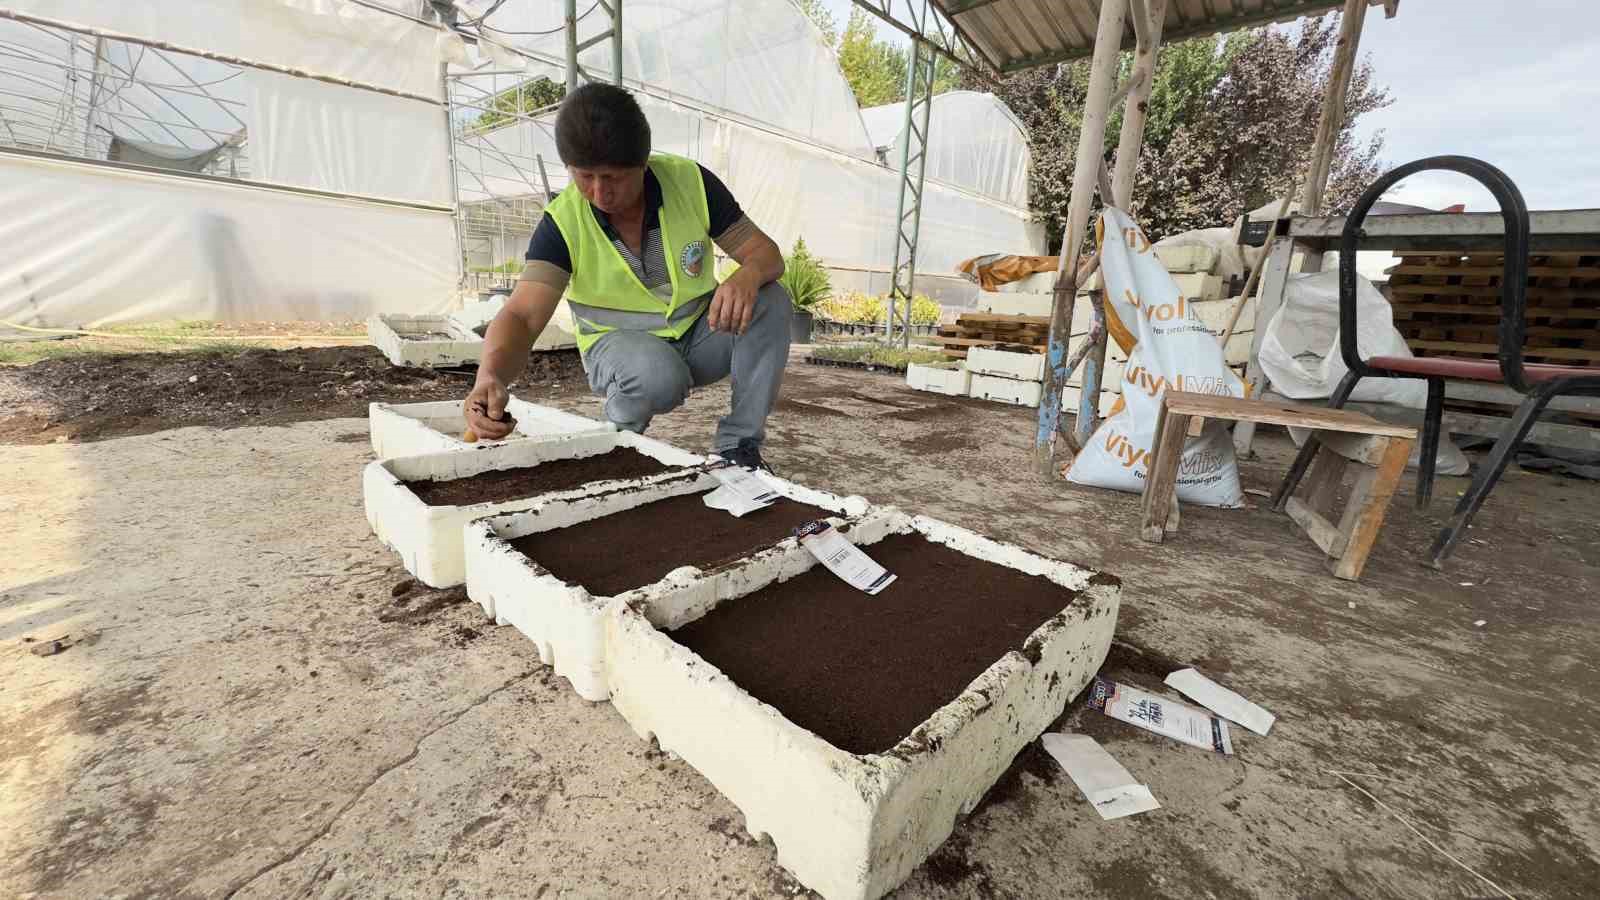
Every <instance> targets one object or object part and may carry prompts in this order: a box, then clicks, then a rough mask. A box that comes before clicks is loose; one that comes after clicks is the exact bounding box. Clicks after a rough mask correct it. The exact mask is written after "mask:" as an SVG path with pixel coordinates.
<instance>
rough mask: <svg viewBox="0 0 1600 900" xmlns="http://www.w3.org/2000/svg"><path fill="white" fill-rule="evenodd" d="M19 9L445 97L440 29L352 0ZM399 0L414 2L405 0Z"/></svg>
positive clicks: (165, 0)
mask: <svg viewBox="0 0 1600 900" xmlns="http://www.w3.org/2000/svg"><path fill="white" fill-rule="evenodd" d="M5 5H6V6H7V7H8V8H10V9H12V10H15V11H17V12H20V13H27V14H31V15H35V16H41V17H44V18H47V19H52V20H56V21H59V22H64V23H68V24H71V25H76V26H80V27H90V28H100V29H106V30H109V31H114V32H118V33H120V34H125V35H128V36H130V37H138V38H143V39H146V40H156V41H162V42H164V43H167V44H172V45H174V46H179V47H185V48H190V49H195V50H208V51H211V52H214V53H222V54H227V55H229V56H235V57H239V58H241V59H249V60H252V61H256V62H263V63H270V64H272V65H277V66H285V67H289V68H293V69H298V70H303V71H307V72H314V73H317V74H319V75H325V76H329V77H333V78H343V79H348V80H352V81H359V82H363V83H366V84H373V85H378V86H381V87H385V88H389V89H391V90H398V91H405V92H406V93H411V94H418V95H421V96H425V97H431V98H434V99H439V100H442V99H443V94H442V91H441V90H440V79H439V62H440V60H439V56H438V53H437V51H436V50H435V45H436V44H435V42H436V41H437V38H438V31H437V29H435V28H431V27H429V26H426V25H422V24H420V23H417V22H412V21H410V20H408V19H405V18H402V17H400V16H398V15H394V14H391V13H386V12H382V11H379V10H374V9H367V8H365V7H362V6H357V5H356V4H354V3H348V2H345V0H202V2H194V0H6V2H5ZM385 5H389V6H391V7H392V8H397V9H403V10H405V11H408V12H409V11H411V10H410V4H409V3H401V2H398V0H395V2H392V3H388V4H385Z"/></svg>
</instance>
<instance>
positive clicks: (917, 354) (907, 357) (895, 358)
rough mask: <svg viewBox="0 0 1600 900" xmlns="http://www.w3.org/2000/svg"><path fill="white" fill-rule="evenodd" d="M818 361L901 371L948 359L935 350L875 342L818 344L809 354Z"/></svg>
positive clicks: (914, 345)
mask: <svg viewBox="0 0 1600 900" xmlns="http://www.w3.org/2000/svg"><path fill="white" fill-rule="evenodd" d="M811 355H812V356H815V357H816V358H818V359H827V360H832V361H834V362H853V363H861V364H862V365H873V366H893V367H894V368H897V369H903V368H905V367H906V366H908V365H910V364H912V363H916V364H918V365H927V364H931V363H943V362H949V361H950V358H949V357H947V356H945V355H944V354H943V353H941V352H939V351H938V350H936V349H931V348H929V347H926V346H918V345H916V344H913V345H912V346H911V349H909V350H907V349H904V348H902V347H891V346H888V345H886V344H880V343H876V342H871V343H852V344H819V345H818V346H817V348H816V349H815V350H813V351H812V352H811Z"/></svg>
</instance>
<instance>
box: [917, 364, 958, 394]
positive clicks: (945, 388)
mask: <svg viewBox="0 0 1600 900" xmlns="http://www.w3.org/2000/svg"><path fill="white" fill-rule="evenodd" d="M906 384H907V385H909V386H910V387H911V389H912V390H917V391H930V392H932V393H935V394H945V395H947V396H951V397H965V396H966V395H967V389H968V388H969V387H971V385H972V376H971V373H969V372H968V371H967V367H966V366H963V365H961V364H959V363H956V364H954V365H933V366H924V365H919V364H917V363H911V364H909V365H907V366H906Z"/></svg>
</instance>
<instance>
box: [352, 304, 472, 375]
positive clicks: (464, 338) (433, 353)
mask: <svg viewBox="0 0 1600 900" xmlns="http://www.w3.org/2000/svg"><path fill="white" fill-rule="evenodd" d="M430 334H445V335H449V337H442V338H432V337H423V335H430ZM367 342H368V343H370V344H371V345H372V346H374V347H377V348H378V349H379V350H380V351H382V352H383V355H384V356H386V357H388V359H389V362H391V363H393V364H395V365H397V366H423V367H427V368H432V367H434V366H459V365H462V364H465V363H475V362H477V361H478V354H479V353H480V352H481V351H482V350H483V338H480V337H478V336H477V335H475V334H473V333H472V332H471V331H468V330H467V329H465V328H462V327H461V326H460V325H457V324H456V323H455V322H452V321H451V320H450V317H449V316H409V315H404V314H401V313H393V314H391V313H378V314H377V315H374V316H372V317H371V318H369V319H367Z"/></svg>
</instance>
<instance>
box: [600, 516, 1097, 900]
mask: <svg viewBox="0 0 1600 900" xmlns="http://www.w3.org/2000/svg"><path fill="white" fill-rule="evenodd" d="M845 537H846V538H847V539H848V540H850V541H852V542H854V543H856V544H857V545H858V546H861V547H862V548H863V549H864V550H865V551H866V552H867V553H868V555H870V556H872V557H873V558H874V559H877V560H879V561H880V562H883V563H885V565H886V566H887V567H888V568H889V569H890V570H891V571H894V572H895V574H896V575H897V576H898V577H899V581H897V582H896V583H895V584H893V585H890V586H889V588H887V589H886V590H884V591H883V592H882V593H880V594H878V595H877V596H869V595H867V594H865V593H862V592H860V591H853V589H846V590H848V591H852V592H850V593H845V592H841V591H840V590H839V585H837V584H830V583H828V579H833V578H834V576H833V575H831V574H825V573H824V571H823V570H822V569H821V568H820V567H819V564H818V563H817V562H816V561H815V560H814V559H812V558H811V556H810V553H809V552H808V551H807V550H806V549H805V548H803V547H800V546H798V545H797V544H794V545H790V546H788V547H785V548H783V549H782V550H781V551H776V552H774V553H771V554H766V555H763V556H761V557H757V558H752V559H750V560H748V561H745V562H741V563H737V564H735V565H733V566H730V567H728V568H726V569H724V570H722V571H720V572H719V573H718V576H719V578H721V579H722V581H721V582H720V587H719V590H718V592H717V593H716V595H715V596H706V594H705V592H696V591H694V590H692V589H690V588H689V587H686V588H685V589H683V590H680V591H676V592H674V591H661V592H656V593H653V594H651V595H648V596H638V595H636V596H631V597H626V598H618V600H617V602H616V603H614V604H613V605H612V606H611V607H610V608H609V609H608V610H607V612H606V616H605V639H606V683H607V685H608V688H609V690H610V696H611V702H612V704H613V706H614V707H615V708H616V710H617V712H618V713H620V714H621V715H622V717H623V718H624V719H625V720H627V722H628V724H629V725H630V726H631V727H632V728H633V730H634V731H635V733H637V734H638V735H640V737H643V738H652V737H653V738H654V739H655V740H657V741H658V742H659V743H660V746H661V748H662V749H663V750H669V751H671V752H674V753H676V754H678V755H679V756H680V757H682V758H683V760H684V761H686V762H688V763H689V764H690V765H692V766H694V768H695V769H696V770H698V771H699V772H700V773H701V774H702V775H704V776H705V777H706V779H707V780H709V781H710V782H711V783H712V784H714V785H716V787H717V789H718V790H719V791H721V792H722V794H723V796H725V797H727V798H728V799H729V800H730V801H732V802H733V804H734V805H736V806H738V807H739V809H740V810H741V811H742V812H743V813H744V817H745V829H746V830H747V831H748V832H749V833H750V834H751V835H753V836H755V837H758V838H759V837H760V836H762V835H770V836H771V838H772V841H773V844H774V845H775V846H776V848H777V854H778V862H779V863H780V864H781V865H782V866H784V867H785V868H787V869H788V870H789V871H790V872H792V873H794V875H795V877H796V878H798V879H799V880H800V881H801V883H803V884H805V885H806V886H807V887H809V888H811V889H813V890H815V891H817V892H818V893H820V894H821V895H822V896H823V897H825V898H827V900H873V898H877V897H881V896H882V895H883V894H885V893H888V892H889V891H891V890H893V889H894V888H895V887H896V886H898V885H899V884H900V882H902V881H903V880H904V879H905V877H906V876H907V875H909V874H910V873H911V872H912V870H914V869H915V868H916V867H917V866H918V865H921V864H922V862H923V861H924V860H925V859H927V858H928V855H929V854H930V853H932V852H933V851H934V850H935V849H937V848H938V846H939V845H940V844H941V843H943V842H944V840H945V839H946V838H947V837H949V835H950V832H951V831H952V829H953V828H954V827H955V822H956V820H957V818H958V817H959V816H961V815H964V814H966V813H968V812H970V811H971V810H972V809H973V808H974V807H975V806H976V805H977V803H978V802H979V800H980V799H981V798H982V797H983V795H984V793H985V792H986V791H988V790H989V788H990V787H991V786H992V785H993V784H994V783H995V780H996V779H998V778H999V777H1000V775H1001V773H1003V772H1004V771H1005V770H1006V767H1007V766H1009V765H1010V764H1011V761H1012V760H1013V759H1014V758H1015V757H1016V755H1017V753H1018V752H1019V751H1021V750H1022V749H1023V748H1024V747H1026V746H1027V745H1028V743H1029V742H1031V741H1032V740H1034V739H1035V738H1036V737H1038V736H1039V734H1040V732H1042V731H1043V730H1044V729H1045V728H1046V727H1048V726H1049V724H1050V723H1051V722H1052V721H1054V720H1055V719H1056V717H1057V716H1059V715H1060V714H1061V711H1062V710H1063V709H1064V708H1065V706H1066V704H1067V702H1068V701H1069V700H1071V698H1072V697H1074V696H1075V695H1077V694H1078V693H1079V692H1080V691H1082V689H1083V688H1084V686H1085V685H1087V684H1088V683H1089V681H1090V679H1091V678H1093V676H1094V673H1095V670H1096V669H1098V668H1099V666H1100V664H1101V662H1102V661H1103V660H1104V659H1105V656H1106V651H1107V650H1108V649H1109V648H1110V645H1111V636H1112V633H1113V630H1114V628H1115V625H1116V616H1117V609H1118V606H1119V604H1120V598H1121V585H1120V582H1118V581H1117V579H1115V578H1113V577H1110V576H1106V575H1101V574H1098V573H1095V572H1092V571H1089V570H1087V569H1083V568H1080V567H1078V566H1074V565H1072V564H1070V563H1065V562H1060V561H1058V560H1051V559H1047V558H1044V557H1040V556H1037V555H1035V554H1032V553H1028V552H1027V551H1024V550H1022V549H1020V548H1018V547H1014V546H1011V545H1008V544H1001V543H997V542H995V541H991V540H988V539H986V538H983V537H981V536H979V535H976V534H973V533H972V532H969V531H965V530H963V529H960V528H956V527H954V526H952V525H948V524H945V523H943V522H937V521H934V520H931V519H923V518H920V517H917V518H913V517H911V516H908V515H906V514H904V513H901V512H898V511H895V510H892V509H889V510H878V511H875V512H871V513H869V514H868V515H866V516H863V517H861V518H859V519H857V520H856V521H854V522H853V523H852V524H851V527H850V529H849V531H848V533H846V534H845ZM930 542H933V544H932V545H930ZM937 545H942V546H937ZM958 557H965V559H959V558H958ZM996 570H1001V571H996ZM1005 570H1009V574H1007V573H1006V571H1005ZM1040 582H1044V584H1041V583H1040ZM897 588H903V589H904V590H899V591H897V590H896V589H897ZM741 644H744V645H743V646H741ZM697 650H699V651H704V655H702V653H700V652H697ZM897 705H898V706H900V707H903V708H902V709H896V708H895V707H896V706H897ZM830 707H832V708H830Z"/></svg>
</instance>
